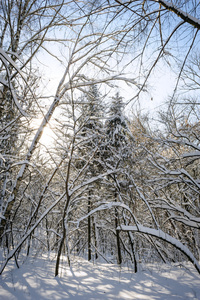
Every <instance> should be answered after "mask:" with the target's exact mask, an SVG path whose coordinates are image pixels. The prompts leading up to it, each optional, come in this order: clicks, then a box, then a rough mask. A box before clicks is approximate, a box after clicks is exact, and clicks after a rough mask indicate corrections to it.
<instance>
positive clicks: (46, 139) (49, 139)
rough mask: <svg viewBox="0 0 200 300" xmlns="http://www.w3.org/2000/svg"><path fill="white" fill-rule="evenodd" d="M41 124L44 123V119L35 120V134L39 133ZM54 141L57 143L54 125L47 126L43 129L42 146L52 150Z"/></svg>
mask: <svg viewBox="0 0 200 300" xmlns="http://www.w3.org/2000/svg"><path fill="white" fill-rule="evenodd" d="M41 123H42V118H37V119H34V121H33V125H32V127H33V129H34V132H37V130H38V129H39V127H40V125H41ZM54 141H55V133H54V127H53V126H52V125H49V124H47V125H46V126H45V128H44V129H43V133H42V136H41V138H40V144H41V145H43V146H45V147H46V148H48V149H50V148H52V146H53V144H54Z"/></svg>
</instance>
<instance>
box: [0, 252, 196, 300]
mask: <svg viewBox="0 0 200 300" xmlns="http://www.w3.org/2000/svg"><path fill="white" fill-rule="evenodd" d="M54 267H55V259H52V258H51V259H49V258H48V257H47V256H44V255H43V256H41V257H40V258H36V259H30V258H29V259H28V260H26V261H25V263H24V264H23V265H22V266H21V267H20V269H16V267H15V266H14V262H13V261H12V262H10V263H9V265H8V266H7V267H6V269H5V271H4V273H3V274H2V276H1V277H0V299H2V300H18V299H20V300H35V299H36V300H44V299H48V300H61V299H74V300H77V299H78V300H79V299H81V300H84V299H85V300H86V299H87V300H91V299H92V300H98V299H109V300H112V299H113V300H114V299H121V300H123V299H143V300H155V299H156V300H159V299H160V300H161V299H162V300H167V299H170V300H171V299H185V300H186V299H187V300H189V299H192V300H197V299H200V276H199V275H198V273H197V272H196V270H195V269H194V267H193V266H192V264H190V263H184V265H178V264H174V265H168V264H152V265H151V264H148V265H142V264H140V266H139V269H140V270H139V272H138V273H136V274H135V273H133V271H132V269H131V268H130V267H129V268H128V267H125V266H123V267H121V268H120V267H119V266H117V265H115V264H105V263H100V262H98V263H95V264H93V263H92V262H87V261H86V260H84V259H81V258H78V259H77V258H73V260H72V267H71V268H69V267H68V266H67V262H66V260H64V259H63V262H62V266H61V274H60V276H59V277H56V278H55V277H54Z"/></svg>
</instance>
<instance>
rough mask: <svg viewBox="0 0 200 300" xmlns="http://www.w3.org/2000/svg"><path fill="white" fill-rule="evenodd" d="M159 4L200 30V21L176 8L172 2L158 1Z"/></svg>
mask: <svg viewBox="0 0 200 300" xmlns="http://www.w3.org/2000/svg"><path fill="white" fill-rule="evenodd" d="M157 2H158V3H160V4H161V5H162V6H164V7H165V8H166V9H168V10H170V11H173V12H174V13H175V14H176V15H177V16H178V17H180V18H181V19H182V20H183V21H185V22H186V23H189V24H191V25H192V26H194V27H195V28H197V29H200V20H199V19H197V18H195V17H193V16H191V15H189V14H188V13H186V12H184V11H183V10H181V9H180V8H178V7H176V6H175V5H174V4H173V3H172V2H171V3H169V2H168V1H165V0H157Z"/></svg>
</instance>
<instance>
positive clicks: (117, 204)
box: [72, 202, 138, 228]
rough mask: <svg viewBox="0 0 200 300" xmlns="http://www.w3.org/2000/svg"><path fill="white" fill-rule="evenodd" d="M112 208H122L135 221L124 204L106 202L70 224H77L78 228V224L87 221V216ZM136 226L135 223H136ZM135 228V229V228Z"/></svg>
mask: <svg viewBox="0 0 200 300" xmlns="http://www.w3.org/2000/svg"><path fill="white" fill-rule="evenodd" d="M113 207H122V208H124V209H126V210H128V211H129V212H130V214H131V216H132V217H133V219H134V220H136V219H135V216H134V215H133V212H132V211H131V210H130V208H129V207H128V206H127V205H125V204H124V203H121V202H107V203H104V204H102V205H100V206H98V207H96V208H95V209H93V210H91V211H90V212H89V213H88V214H87V215H85V216H83V217H82V218H80V219H78V220H77V221H76V222H72V223H76V224H77V228H78V227H79V223H80V222H81V221H83V220H85V219H87V218H88V217H89V216H91V215H93V214H94V213H96V212H97V211H102V210H105V209H111V208H113ZM136 225H137V226H138V224H137V223H136ZM137 226H136V228H137Z"/></svg>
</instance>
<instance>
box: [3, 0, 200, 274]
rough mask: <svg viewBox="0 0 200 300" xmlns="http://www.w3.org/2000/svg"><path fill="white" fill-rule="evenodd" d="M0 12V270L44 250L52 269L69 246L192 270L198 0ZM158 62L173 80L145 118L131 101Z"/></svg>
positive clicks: (52, 4)
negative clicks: (184, 264) (161, 104)
mask: <svg viewBox="0 0 200 300" xmlns="http://www.w3.org/2000/svg"><path fill="white" fill-rule="evenodd" d="M0 12H1V14H0V15H1V19H0V21H1V22H0V28H1V31H2V36H1V40H0V60H1V65H0V73H1V74H0V84H1V87H0V209H1V210H0V222H1V224H0V243H1V250H2V251H1V259H2V266H1V271H0V272H1V273H2V272H3V270H4V268H5V266H6V264H7V262H8V261H9V260H10V259H11V258H13V257H14V258H15V262H16V265H17V266H19V265H20V262H21V259H22V258H23V257H26V256H27V255H32V254H33V253H34V254H35V253H43V252H46V251H52V252H54V253H55V255H56V257H57V260H56V267H55V275H56V276H57V275H58V274H59V267H60V263H61V257H62V255H67V257H68V262H69V264H70V257H71V255H72V254H73V255H81V256H87V258H88V260H97V259H104V260H105V261H106V262H109V263H111V262H112V263H115V262H117V263H118V264H121V263H124V262H126V263H131V264H133V265H134V268H135V272H137V263H138V262H141V261H159V260H162V261H163V262H168V261H174V262H176V261H181V260H184V259H186V258H187V259H189V260H190V261H191V262H192V263H193V264H194V265H195V267H196V269H197V270H198V272H200V266H199V263H198V260H199V255H200V251H199V249H200V239H199V229H200V211H199V209H200V182H199V159H200V148H199V142H200V138H199V100H198V96H199V95H198V92H199V86H200V82H199V75H198V74H199V66H200V63H199V57H198V50H199V46H198V45H199V43H198V40H199V27H200V18H199V5H198V3H197V2H196V1H192V2H191V1H186V0H185V1H178V0H174V1H170V2H168V1H162V0H160V1H154V0H146V1H140V0H137V1H114V0H113V1H90V2H88V1H65V0H64V1H53V0H48V1H39V0H26V1H22V0H21V1H12V0H7V1H1V2H0ZM161 69H164V70H165V72H168V71H169V70H170V72H174V75H173V76H174V85H173V86H172V88H171V90H172V93H171V95H168V99H166V100H167V101H166V105H165V109H163V110H162V111H160V112H159V115H157V121H156V126H155V123H154V126H152V124H151V117H150V118H148V116H145V115H142V113H140V112H136V107H137V108H138V105H136V102H135V101H136V100H137V101H138V102H139V101H140V100H141V99H142V100H143V101H144V99H145V101H146V103H147V106H148V103H149V99H150V98H151V96H152V95H153V90H152V89H151V88H150V87H149V86H148V82H151V78H153V79H154V81H155V80H157V79H158V77H159V74H160V73H161ZM170 74H171V73H170ZM156 76H157V79H155V78H156ZM58 78H59V79H58ZM125 84H126V86H125ZM166 84H167V83H166ZM166 96H167V95H166ZM123 97H124V98H123ZM166 98H167V97H166ZM130 104H132V107H131V106H130ZM131 112H132V113H131ZM49 135H50V136H49Z"/></svg>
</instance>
